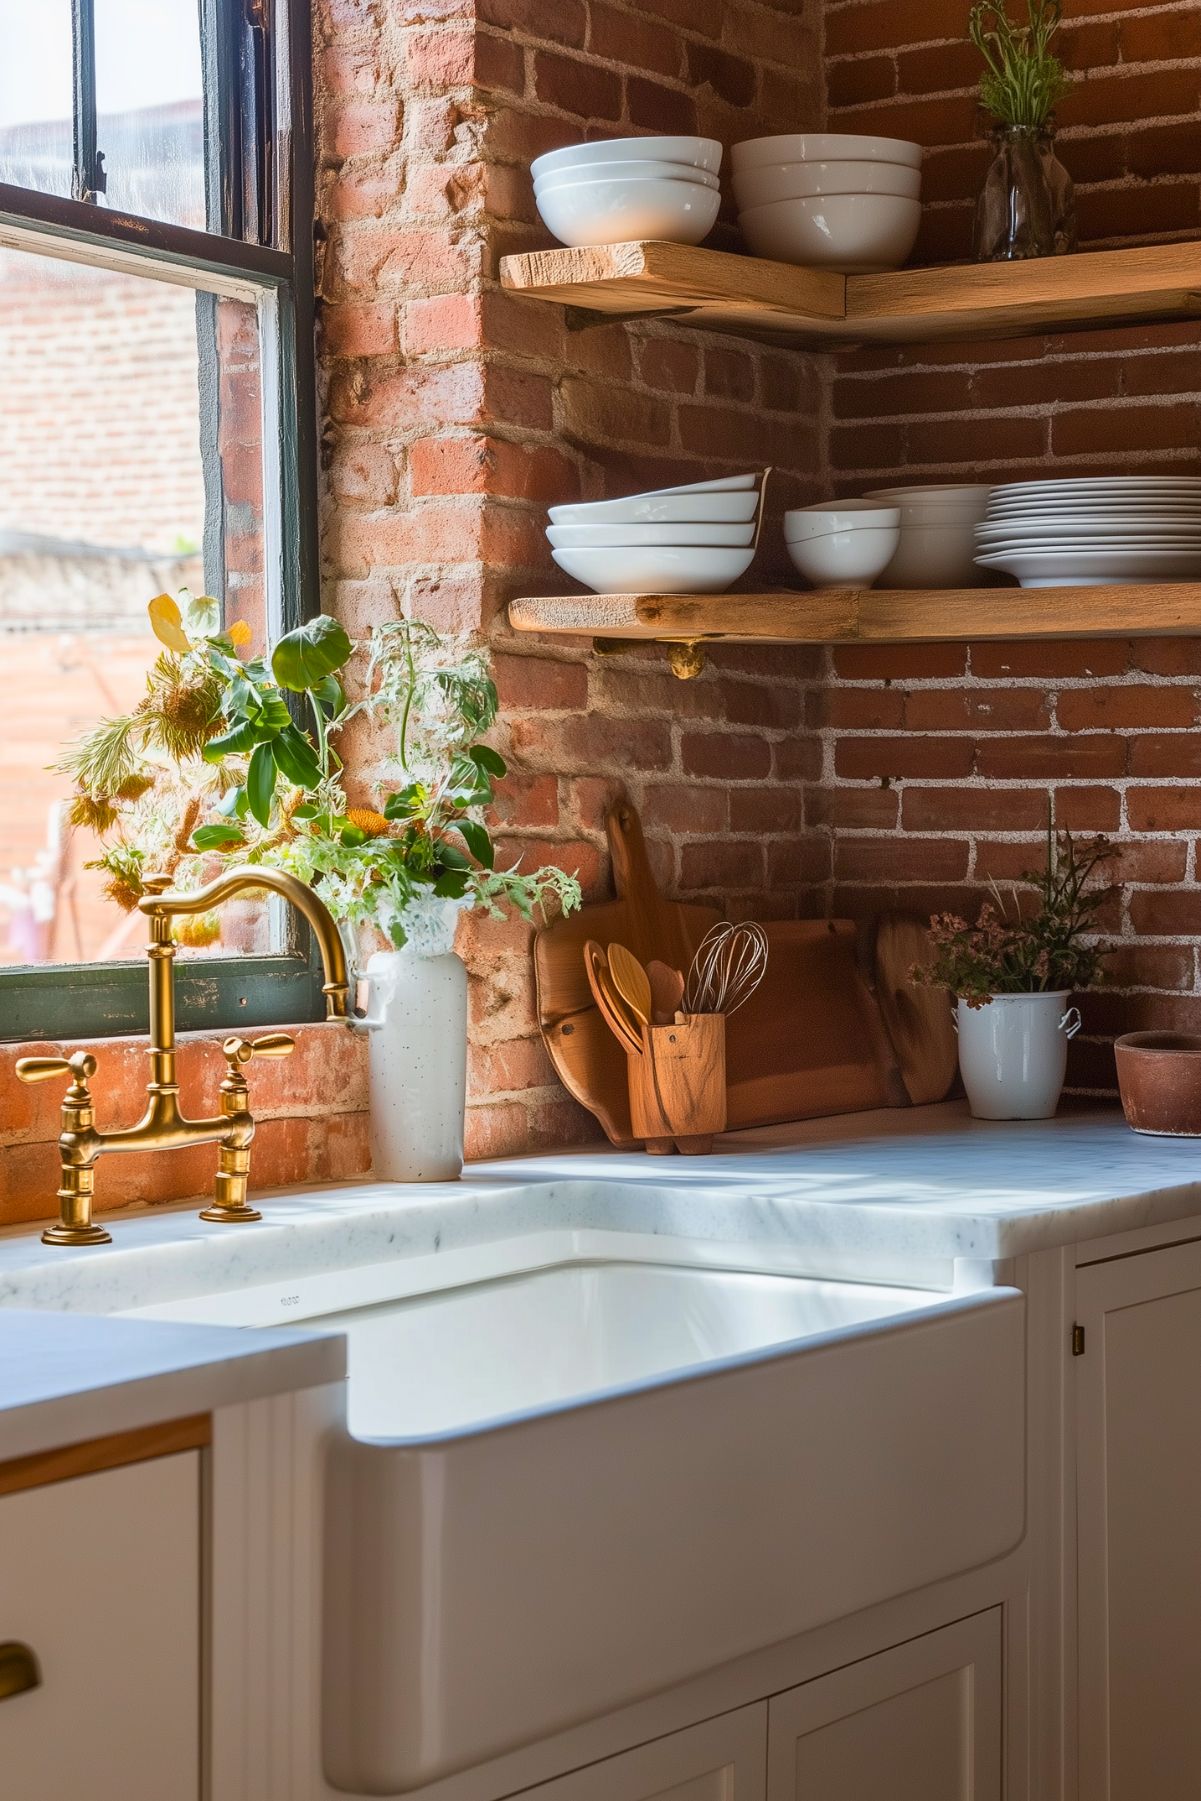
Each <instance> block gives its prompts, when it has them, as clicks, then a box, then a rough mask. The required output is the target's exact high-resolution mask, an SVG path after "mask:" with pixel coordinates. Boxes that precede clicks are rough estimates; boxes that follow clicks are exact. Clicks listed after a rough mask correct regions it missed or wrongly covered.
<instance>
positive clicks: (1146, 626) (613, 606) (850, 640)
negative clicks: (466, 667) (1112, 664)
mask: <svg viewBox="0 0 1201 1801" xmlns="http://www.w3.org/2000/svg"><path fill="white" fill-rule="evenodd" d="M509 621H510V624H511V625H512V626H513V627H514V629H515V630H516V631H519V632H540V633H542V634H543V635H544V636H545V635H549V636H560V637H576V638H578V637H586V638H598V639H601V640H604V639H631V640H634V639H641V640H644V641H648V642H652V643H660V644H672V643H677V644H678V643H685V644H691V643H718V642H725V643H727V644H856V643H860V644H868V643H870V644H904V643H937V642H938V641H940V640H949V641H954V642H961V641H963V640H966V639H982V638H1157V637H1158V638H1164V637H1174V636H1182V637H1184V636H1189V635H1201V586H1199V585H1196V584H1194V583H1190V582H1157V583H1153V584H1149V585H1147V586H1140V587H1128V588H1127V587H1121V588H1118V587H1112V588H1110V587H1106V588H948V589H941V588H940V589H929V590H911V589H897V588H893V589H888V588H868V589H856V588H820V589H815V590H814V591H813V592H812V593H808V594H797V593H792V592H789V591H787V590H783V589H781V590H779V591H778V592H776V593H773V594H568V595H556V596H553V597H545V598H542V599H534V600H514V601H512V602H511V603H510V606H509Z"/></svg>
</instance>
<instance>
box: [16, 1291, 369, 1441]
mask: <svg viewBox="0 0 1201 1801" xmlns="http://www.w3.org/2000/svg"><path fill="white" fill-rule="evenodd" d="M345 1374H346V1341H345V1339H344V1338H343V1337H341V1335H340V1334H333V1333H330V1334H316V1333H311V1332H287V1331H260V1332H253V1333H251V1332H235V1331H232V1330H231V1329H229V1328H228V1327H221V1326H191V1325H176V1324H172V1323H170V1322H166V1321H157V1320H124V1319H104V1318H97V1317H95V1316H93V1315H89V1314H81V1313H68V1314H63V1313H48V1312H27V1311H25V1310H24V1309H20V1308H14V1309H7V1308H2V1309H0V1463H2V1462H6V1461H8V1460H9V1459H10V1458H13V1457H28V1456H31V1455H33V1454H34V1453H35V1452H38V1451H46V1450H51V1449H53V1448H54V1447H55V1446H58V1445H68V1444H79V1443H82V1442H83V1441H84V1440H85V1439H90V1438H103V1437H105V1436H106V1435H107V1434H109V1433H112V1432H127V1431H133V1430H135V1429H136V1428H138V1427H140V1426H153V1425H157V1424H159V1423H160V1422H162V1421H165V1420H173V1419H184V1418H186V1417H188V1415H190V1414H194V1413H208V1412H210V1411H211V1410H212V1409H213V1408H214V1407H228V1406H232V1405H234V1404H235V1403H238V1402H242V1401H257V1400H262V1399H264V1398H265V1397H266V1396H268V1395H276V1394H286V1393H291V1392H292V1391H293V1390H295V1389H299V1388H313V1387H316V1386H317V1385H318V1384H320V1383H325V1382H338V1381H340V1380H341V1379H342V1377H343V1376H344V1375H345Z"/></svg>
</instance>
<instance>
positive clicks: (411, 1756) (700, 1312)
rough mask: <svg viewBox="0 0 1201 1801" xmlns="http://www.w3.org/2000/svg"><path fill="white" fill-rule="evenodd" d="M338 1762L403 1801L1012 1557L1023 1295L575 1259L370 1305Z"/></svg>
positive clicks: (343, 1531) (327, 1319) (363, 1347)
mask: <svg viewBox="0 0 1201 1801" xmlns="http://www.w3.org/2000/svg"><path fill="white" fill-rule="evenodd" d="M312 1323H313V1324H314V1325H321V1326H324V1327H336V1328H341V1329H343V1330H345V1331H346V1332H347V1333H348V1335H349V1340H350V1370H351V1377H350V1388H349V1402H348V1405H349V1425H350V1433H351V1436H350V1437H349V1438H347V1439H342V1440H339V1441H338V1443H337V1445H336V1448H335V1449H334V1451H333V1453H332V1464H331V1470H330V1484H329V1492H328V1501H327V1545H328V1562H327V1572H326V1574H327V1582H326V1614H327V1618H326V1633H325V1647H326V1659H325V1721H324V1726H325V1734H324V1737H325V1757H326V1769H327V1775H328V1778H329V1780H330V1781H331V1782H333V1783H334V1784H335V1786H337V1787H339V1788H343V1789H349V1790H351V1791H354V1792H357V1793H359V1794H377V1795H386V1794H404V1793H406V1792H408V1791H410V1790H412V1789H415V1788H418V1787H420V1786H421V1785H422V1784H423V1783H426V1782H430V1781H433V1780H434V1779H435V1778H438V1777H440V1776H443V1775H446V1774H448V1773H450V1772H452V1771H455V1770H459V1769H463V1768H467V1767H470V1766H471V1765H473V1764H476V1763H479V1762H482V1761H483V1760H485V1759H487V1758H489V1757H493V1756H496V1755H498V1754H500V1753H502V1752H505V1751H507V1750H510V1749H513V1748H515V1747H517V1746H519V1745H522V1744H527V1743H531V1742H533V1741H535V1740H538V1739H542V1738H545V1737H547V1736H549V1735H550V1734H552V1733H555V1732H557V1731H560V1730H563V1729H565V1728H567V1727H569V1726H571V1725H573V1724H576V1723H578V1722H581V1721H583V1720H586V1719H589V1718H594V1717H597V1716H599V1715H602V1714H604V1713H606V1712H608V1711H610V1710H612V1709H614V1708H617V1707H620V1706H622V1705H624V1704H626V1703H629V1702H632V1701H635V1700H637V1699H639V1698H640V1697H643V1696H646V1695H649V1694H653V1693H655V1692H657V1691H660V1690H662V1689H665V1688H668V1687H670V1686H671V1685H673V1684H675V1683H678V1682H681V1681H684V1680H685V1679H687V1678H689V1677H691V1676H694V1675H697V1674H699V1673H700V1672H702V1671H704V1670H707V1669H711V1668H714V1667H716V1666H718V1665H720V1664H722V1663H725V1662H728V1661H729V1660H730V1659H733V1658H736V1657H739V1656H741V1655H743V1654H745V1653H748V1652H752V1651H754V1650H757V1649H759V1648H762V1647H764V1646H767V1645H770V1644H773V1643H777V1642H779V1641H781V1640H784V1639H788V1638H791V1637H794V1636H795V1635H797V1634H799V1633H802V1632H805V1631H807V1630H809V1629H810V1628H813V1627H816V1626H820V1625H822V1624H824V1623H826V1622H828V1621H831V1620H834V1619H837V1618H841V1617H843V1616H845V1615H848V1614H851V1613H854V1612H856V1611H857V1610H858V1609H860V1608H864V1607H868V1606H871V1605H873V1604H875V1603H877V1602H880V1601H884V1600H886V1599H888V1598H890V1597H892V1596H895V1595H899V1594H902V1593H905V1592H907V1591H909V1590H912V1589H916V1588H919V1587H922V1586H924V1585H925V1584H928V1583H931V1582H935V1581H937V1580H939V1579H940V1578H943V1577H946V1576H949V1575H952V1574H954V1573H956V1572H958V1571H962V1570H966V1569H970V1568H973V1567H976V1566H979V1565H981V1564H983V1563H986V1562H988V1561H990V1560H992V1559H994V1558H996V1557H999V1556H1001V1555H1003V1554H1004V1553H1005V1552H1007V1551H1009V1550H1010V1549H1012V1547H1013V1546H1014V1545H1015V1544H1016V1543H1017V1542H1018V1541H1019V1540H1020V1538H1021V1536H1022V1532H1023V1529H1024V1482H1025V1457H1024V1418H1023V1409H1024V1402H1023V1367H1024V1352H1023V1301H1022V1299H1021V1297H1020V1295H1017V1294H1015V1293H1014V1292H1013V1291H1010V1290H1003V1289H1000V1290H990V1291H987V1292H985V1293H980V1294H974V1295H968V1296H950V1295H947V1294H942V1293H933V1292H926V1291H922V1290H917V1289H904V1288H890V1287H873V1286H869V1285H867V1284H860V1283H847V1282H832V1281H819V1280H809V1279H801V1278H796V1277H789V1276H781V1275H751V1274H742V1273H734V1272H729V1271H723V1270H720V1269H713V1268H704V1267H697V1268H674V1267H670V1266H664V1265H661V1264H660V1265H654V1264H645V1265H640V1264H631V1263H618V1262H595V1261H594V1262H579V1263H570V1262H569V1263H565V1264H563V1265H560V1266H558V1267H553V1268H549V1269H543V1270H539V1271H536V1272H534V1273H530V1274H526V1275H521V1276H517V1277H513V1278H510V1279H506V1280H501V1281H486V1282H479V1283H476V1284H475V1285H474V1286H470V1287H464V1288H458V1289H449V1290H445V1291H443V1292H440V1293H437V1294H433V1295H424V1296H421V1297H418V1298H414V1299H408V1300H402V1301H395V1302H388V1303H385V1304H383V1305H378V1306H373V1307H364V1308H359V1309H357V1310H355V1311H352V1312H346V1313H327V1314H323V1315H322V1316H320V1317H319V1318H317V1319H313V1320H312Z"/></svg>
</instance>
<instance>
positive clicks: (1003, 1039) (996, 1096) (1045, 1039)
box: [955, 989, 1080, 1119]
mask: <svg viewBox="0 0 1201 1801" xmlns="http://www.w3.org/2000/svg"><path fill="white" fill-rule="evenodd" d="M1070 998H1071V997H1070V995H1069V994H1068V992H1067V990H1066V989H1063V990H1060V991H1058V992H1056V993H1054V994H994V995H993V996H992V997H991V999H990V1000H988V1001H986V1002H985V1004H984V1006H983V1007H969V1006H968V1004H967V1002H966V1001H964V1000H961V1001H959V1002H958V1004H957V1007H956V1018H955V1026H956V1030H957V1031H958V1033H959V1068H960V1071H961V1073H962V1075H963V1086H964V1087H965V1088H966V1089H967V1098H968V1102H969V1105H970V1106H971V1109H972V1112H973V1114H974V1115H975V1117H976V1118H977V1119H1050V1118H1051V1116H1052V1114H1053V1113H1054V1112H1055V1109H1056V1107H1057V1106H1058V1105H1059V1097H1060V1094H1061V1093H1062V1092H1063V1079H1064V1076H1065V1075H1066V1074H1067V1066H1068V1039H1069V1038H1074V1037H1075V1036H1076V1033H1077V1032H1078V1031H1079V1030H1080V1015H1079V1013H1078V1012H1077V1010H1076V1008H1075V1007H1069V1006H1068V1004H1067V1003H1068V1001H1069V999H1070Z"/></svg>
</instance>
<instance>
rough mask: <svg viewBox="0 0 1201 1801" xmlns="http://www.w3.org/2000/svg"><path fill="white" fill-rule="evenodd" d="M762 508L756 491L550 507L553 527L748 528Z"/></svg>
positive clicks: (630, 498)
mask: <svg viewBox="0 0 1201 1801" xmlns="http://www.w3.org/2000/svg"><path fill="white" fill-rule="evenodd" d="M758 509H759V495H758V493H757V491H756V490H755V489H754V488H742V489H738V490H730V489H725V490H718V491H717V492H715V493H700V494H695V493H694V494H689V493H687V492H684V493H676V494H673V493H672V492H671V491H670V490H668V491H667V492H665V493H662V494H629V495H626V496H625V497H624V498H623V499H621V500H576V501H572V502H571V503H570V504H569V505H567V506H559V507H551V508H550V521H551V524H552V525H681V524H687V525H745V524H746V523H747V521H748V520H750V519H753V518H754V517H755V514H756V512H757V511H758Z"/></svg>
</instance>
